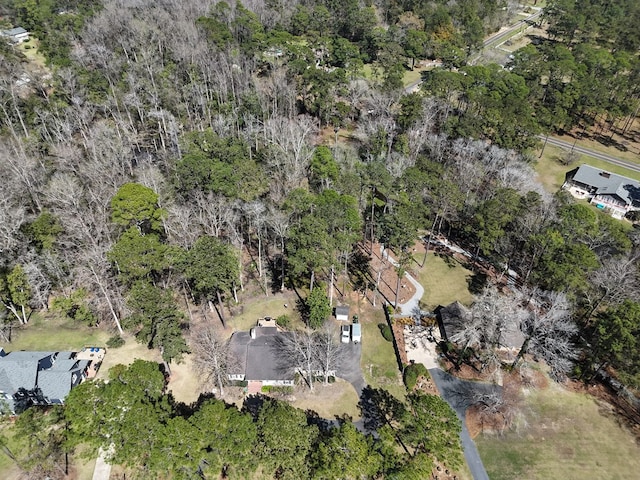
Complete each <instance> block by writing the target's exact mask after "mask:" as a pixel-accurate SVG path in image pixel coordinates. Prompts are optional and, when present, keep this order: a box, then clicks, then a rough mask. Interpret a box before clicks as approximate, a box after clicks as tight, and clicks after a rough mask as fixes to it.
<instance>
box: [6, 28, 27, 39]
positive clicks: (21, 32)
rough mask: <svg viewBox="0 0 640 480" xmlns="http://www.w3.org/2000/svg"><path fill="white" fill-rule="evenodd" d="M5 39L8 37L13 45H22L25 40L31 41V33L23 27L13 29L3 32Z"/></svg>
mask: <svg viewBox="0 0 640 480" xmlns="http://www.w3.org/2000/svg"><path fill="white" fill-rule="evenodd" d="M2 36H3V37H8V38H9V40H10V41H11V42H13V43H22V42H24V41H25V40H29V32H27V31H26V30H25V29H24V28H22V27H16V28H12V29H10V30H3V31H2Z"/></svg>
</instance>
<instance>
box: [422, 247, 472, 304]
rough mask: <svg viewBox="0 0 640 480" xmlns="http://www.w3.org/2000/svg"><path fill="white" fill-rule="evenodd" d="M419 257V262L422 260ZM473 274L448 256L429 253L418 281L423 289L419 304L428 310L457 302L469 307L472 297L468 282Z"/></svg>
mask: <svg viewBox="0 0 640 480" xmlns="http://www.w3.org/2000/svg"><path fill="white" fill-rule="evenodd" d="M421 257H422V255H420V261H421V260H422V258H421ZM472 275H473V273H472V272H471V270H468V269H467V268H465V267H463V266H462V265H460V264H459V263H458V262H456V261H455V260H454V259H452V258H451V257H448V256H440V255H437V254H434V253H433V252H429V254H428V255H427V261H426V262H425V264H424V267H422V269H420V271H419V276H418V281H419V282H420V283H421V284H422V286H423V287H424V295H423V296H422V300H421V304H422V305H424V307H425V308H427V309H429V310H433V309H434V308H436V307H437V306H438V305H442V306H445V305H449V304H450V303H451V302H455V301H456V300H458V301H459V302H460V303H463V304H465V305H469V304H470V303H471V302H472V300H473V295H471V292H470V291H469V281H470V280H471V277H472Z"/></svg>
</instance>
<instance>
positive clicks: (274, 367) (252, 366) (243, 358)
mask: <svg viewBox="0 0 640 480" xmlns="http://www.w3.org/2000/svg"><path fill="white" fill-rule="evenodd" d="M287 335H290V334H289V333H288V332H281V331H280V330H279V329H278V327H277V326H268V327H264V326H259V325H258V326H256V327H253V328H252V329H251V330H250V331H248V332H235V333H234V334H233V335H232V336H231V339H230V340H229V347H230V352H231V356H232V358H233V360H235V362H233V366H232V367H231V368H230V369H229V372H228V375H227V376H228V378H229V380H241V381H242V380H244V381H246V382H247V386H248V392H249V393H257V392H259V391H260V388H261V387H262V386H263V385H270V386H291V385H293V384H294V377H295V371H294V369H293V368H287V367H286V365H283V363H285V362H283V358H281V356H280V355H279V352H278V351H279V346H280V344H281V342H282V339H283V337H285V336H287Z"/></svg>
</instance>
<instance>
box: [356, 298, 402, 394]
mask: <svg viewBox="0 0 640 480" xmlns="http://www.w3.org/2000/svg"><path fill="white" fill-rule="evenodd" d="M360 322H361V323H362V358H361V361H360V365H361V366H362V374H363V375H364V379H365V381H366V382H367V383H368V384H369V385H371V386H372V387H376V388H378V387H380V388H385V389H387V390H389V391H390V392H391V393H393V394H394V395H397V396H403V395H404V385H403V384H402V379H401V378H400V370H399V368H398V361H397V360H396V353H395V351H394V349H393V343H391V342H388V341H386V340H385V339H384V337H383V336H382V334H381V333H380V329H379V328H378V324H379V323H386V320H385V316H384V312H383V311H382V309H381V308H378V309H376V310H374V311H373V312H372V313H367V314H366V315H362V316H361V317H360Z"/></svg>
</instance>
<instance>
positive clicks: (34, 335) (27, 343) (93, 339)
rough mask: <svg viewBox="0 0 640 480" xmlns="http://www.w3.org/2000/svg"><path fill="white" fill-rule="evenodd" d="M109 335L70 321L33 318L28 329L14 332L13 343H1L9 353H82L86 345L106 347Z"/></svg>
mask: <svg viewBox="0 0 640 480" xmlns="http://www.w3.org/2000/svg"><path fill="white" fill-rule="evenodd" d="M108 339H109V334H108V333H107V332H106V331H105V330H103V329H99V328H92V327H87V326H86V325H84V324H81V323H77V322H74V321H73V320H69V319H60V318H57V317H51V318H48V317H47V318H43V317H41V316H40V315H35V314H34V315H33V316H32V319H31V320H30V321H29V323H28V324H27V325H26V326H22V327H20V328H19V329H14V331H13V339H12V342H11V343H7V342H0V347H2V348H4V349H5V350H6V351H12V350H51V351H62V350H79V349H81V348H82V347H84V346H91V345H96V346H101V347H104V346H105V344H106V342H107V340H108Z"/></svg>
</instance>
